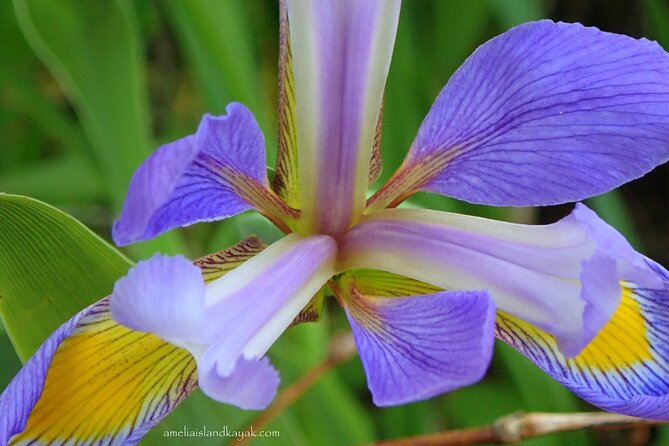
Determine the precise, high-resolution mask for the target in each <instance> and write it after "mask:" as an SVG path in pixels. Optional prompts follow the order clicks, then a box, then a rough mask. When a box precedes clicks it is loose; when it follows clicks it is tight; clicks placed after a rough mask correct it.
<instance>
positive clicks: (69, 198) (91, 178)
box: [0, 157, 107, 205]
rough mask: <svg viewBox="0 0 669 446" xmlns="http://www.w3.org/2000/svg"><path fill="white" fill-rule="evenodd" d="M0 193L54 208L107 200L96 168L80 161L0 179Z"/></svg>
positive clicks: (49, 163)
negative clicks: (35, 200)
mask: <svg viewBox="0 0 669 446" xmlns="http://www.w3.org/2000/svg"><path fill="white" fill-rule="evenodd" d="M0 191H3V192H9V193H12V194H17V195H27V196H30V197H32V198H35V199H38V200H42V201H46V202H49V203H55V204H68V205H72V204H89V203H92V202H102V201H105V200H106V198H107V194H106V190H105V187H104V184H103V183H102V181H101V179H100V176H99V175H97V173H96V171H95V168H94V166H92V165H91V163H89V162H86V161H84V160H83V159H82V158H81V157H69V158H57V159H54V160H49V161H43V162H41V163H40V164H37V165H28V166H25V167H22V168H19V169H14V170H12V171H10V172H8V173H5V174H3V175H2V176H1V177H0Z"/></svg>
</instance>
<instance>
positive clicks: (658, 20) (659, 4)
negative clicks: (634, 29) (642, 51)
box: [642, 0, 669, 49]
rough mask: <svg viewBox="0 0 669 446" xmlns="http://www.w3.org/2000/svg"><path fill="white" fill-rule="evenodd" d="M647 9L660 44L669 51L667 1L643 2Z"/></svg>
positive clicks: (651, 0)
mask: <svg viewBox="0 0 669 446" xmlns="http://www.w3.org/2000/svg"><path fill="white" fill-rule="evenodd" d="M642 3H643V5H645V7H646V15H647V18H648V22H649V24H650V25H651V26H652V29H653V31H654V32H655V34H656V36H657V40H659V42H660V44H662V46H664V48H666V49H669V26H668V25H669V4H668V3H667V2H666V0H648V1H646V2H642Z"/></svg>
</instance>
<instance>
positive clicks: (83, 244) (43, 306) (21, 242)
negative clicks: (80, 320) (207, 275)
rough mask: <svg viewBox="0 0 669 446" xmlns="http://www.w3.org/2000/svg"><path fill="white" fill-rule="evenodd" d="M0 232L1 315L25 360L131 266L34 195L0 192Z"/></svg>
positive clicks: (107, 246)
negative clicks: (31, 196)
mask: <svg viewBox="0 0 669 446" xmlns="http://www.w3.org/2000/svg"><path fill="white" fill-rule="evenodd" d="M0 234H2V236H1V237H0V318H1V319H2V322H3V325H4V327H5V329H6V330H7V333H8V334H9V337H10V339H11V340H12V343H13V344H14V347H15V349H16V352H17V353H18V355H19V357H20V358H21V360H23V361H26V360H27V359H28V358H29V357H30V356H31V355H32V354H33V352H34V351H35V350H37V348H38V347H39V346H40V344H41V343H42V342H43V341H44V340H45V339H46V338H47V337H48V336H49V334H51V332H52V331H53V330H55V329H56V328H58V326H59V325H61V324H62V323H63V322H65V321H66V320H68V319H69V318H70V317H71V316H72V315H74V314H75V313H77V312H78V311H79V310H81V309H83V308H85V307H87V306H88V305H90V304H92V303H93V302H95V301H97V300H98V299H100V298H102V297H104V296H106V295H107V294H109V293H110V292H111V290H112V287H113V285H114V282H115V281H116V279H118V278H119V277H121V276H122V275H123V274H124V273H125V271H126V270H127V269H128V268H129V267H130V265H131V263H130V261H129V260H128V259H126V258H125V257H124V256H122V255H121V254H120V253H119V252H118V251H116V250H115V249H114V248H112V247H111V246H109V245H108V244H107V243H105V242H104V241H103V240H102V239H100V237H98V236H97V235H95V234H94V233H93V232H91V231H90V230H89V229H87V228H86V227H85V226H83V225H82V224H81V223H79V222H78V221H76V220H75V219H73V218H72V217H70V216H68V215H67V214H65V213H63V212H61V211H59V210H57V209H55V208H53V207H51V206H48V205H45V204H44V203H40V202H38V201H36V200H33V199H30V198H25V197H20V196H15V195H0Z"/></svg>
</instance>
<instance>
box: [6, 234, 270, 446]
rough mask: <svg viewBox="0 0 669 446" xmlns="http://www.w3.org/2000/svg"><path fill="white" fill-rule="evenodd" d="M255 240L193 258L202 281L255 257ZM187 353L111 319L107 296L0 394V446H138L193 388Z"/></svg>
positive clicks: (192, 366) (194, 379)
mask: <svg viewBox="0 0 669 446" xmlns="http://www.w3.org/2000/svg"><path fill="white" fill-rule="evenodd" d="M263 248H264V246H263V245H262V244H261V243H260V242H259V241H258V240H257V239H255V238H250V239H247V240H244V241H242V242H240V243H239V244H237V245H235V246H233V247H231V248H229V249H226V250H224V251H220V252H218V253H215V254H211V255H209V256H205V257H202V258H200V259H198V260H197V261H196V262H195V263H196V264H197V265H198V266H200V268H201V270H202V274H203V276H204V278H205V280H207V281H211V280H215V279H217V278H219V277H221V276H223V275H224V274H226V273H227V272H228V271H230V270H232V269H233V268H236V267H238V266H239V265H240V264H242V263H243V262H244V261H246V260H248V259H249V258H251V257H253V256H254V255H256V254H257V253H259V252H260V251H262V249H263ZM197 375H198V374H197V370H196V364H195V361H194V360H193V358H192V356H191V355H190V354H189V353H188V352H187V351H185V350H182V349H180V348H177V347H174V346H172V345H170V344H168V343H166V342H164V341H163V340H161V339H159V338H158V337H156V336H154V335H151V334H147V333H139V332H136V331H132V330H130V329H128V328H126V327H124V326H122V325H119V324H118V323H116V322H115V321H114V320H112V319H111V313H110V311H109V301H108V299H103V300H101V301H100V302H98V303H96V304H94V305H92V306H91V307H89V308H86V309H84V310H83V311H81V312H80V313H79V314H77V315H75V316H74V317H73V318H72V319H70V320H69V321H67V322H66V323H65V324H63V325H62V326H61V327H60V328H59V329H57V330H56V331H55V332H54V333H53V334H52V335H51V336H50V337H49V338H48V339H47V340H46V341H45V342H44V343H43V344H42V346H41V347H40V348H39V350H38V351H37V352H36V353H35V354H34V355H33V356H32V357H31V358H30V360H28V362H27V363H26V364H25V366H24V367H23V368H22V369H21V371H20V372H19V374H18V375H17V376H16V377H15V378H14V379H13V380H12V382H11V383H10V384H9V386H8V387H7V388H6V389H5V391H4V392H3V393H2V395H1V396H0V444H1V445H6V444H11V445H22V444H74V443H76V444H80V445H99V444H119V445H121V444H122V445H126V446H130V445H133V444H136V443H137V442H139V441H140V439H141V438H142V437H143V436H144V434H145V433H146V432H147V431H148V430H149V429H150V428H151V427H153V426H154V425H155V424H156V423H158V422H159V421H160V420H161V419H162V418H163V417H164V416H165V415H167V414H168V413H169V412H170V411H171V410H173V409H174V408H175V407H176V406H177V405H178V404H179V402H180V401H182V400H183V399H184V398H185V397H187V396H188V395H189V394H190V392H191V391H193V390H194V389H195V388H196V387H197V381H198V376H197Z"/></svg>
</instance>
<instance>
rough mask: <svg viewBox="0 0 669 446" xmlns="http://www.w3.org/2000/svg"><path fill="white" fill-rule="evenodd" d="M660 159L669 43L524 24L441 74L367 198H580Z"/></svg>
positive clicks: (668, 99)
mask: <svg viewBox="0 0 669 446" xmlns="http://www.w3.org/2000/svg"><path fill="white" fill-rule="evenodd" d="M667 159H669V54H667V53H666V52H665V51H664V50H663V49H662V48H661V47H660V46H659V45H658V44H657V43H655V42H651V41H648V40H646V39H639V40H637V39H633V38H631V37H627V36H623V35H617V34H611V33H606V32H602V31H599V30H598V29H596V28H586V27H583V26H582V25H580V24H567V23H554V22H551V21H547V20H546V21H540V22H533V23H526V24H523V25H520V26H518V27H516V28H513V29H511V30H509V31H508V32H506V33H504V34H502V35H501V36H498V37H496V38H494V39H492V40H490V41H489V42H487V43H485V44H484V45H482V46H481V47H480V48H479V49H478V50H476V51H475V52H474V54H472V56H470V57H469V59H467V61H466V62H465V63H464V64H463V65H462V67H460V69H459V70H458V71H457V72H456V73H455V74H454V75H453V77H452V78H451V79H450V80H449V82H448V83H447V85H446V87H445V88H444V89H443V91H442V92H441V93H440V95H439V97H438V98H437V100H436V101H435V103H434V105H433V106H432V109H431V110H430V112H429V113H428V115H427V117H426V118H425V121H424V122H423V124H422V125H421V127H420V130H419V131H418V135H417V136H416V139H415V140H414V142H413V144H412V146H411V149H410V152H409V154H408V156H407V158H406V159H405V161H404V164H403V165H402V166H401V167H400V169H399V170H398V171H397V172H396V173H395V175H394V177H393V178H392V179H391V180H390V181H389V183H388V184H387V185H386V186H385V187H384V188H383V189H381V190H380V191H379V192H378V193H377V194H376V195H375V196H374V197H373V198H372V199H371V200H370V205H371V207H372V208H374V209H378V208H383V207H386V206H391V207H392V206H395V205H397V203H399V202H401V201H402V200H403V199H405V198H406V197H407V196H408V195H410V194H411V193H413V192H417V191H429V192H435V193H440V194H444V195H449V196H452V197H455V198H459V199H462V200H466V201H469V202H473V203H482V204H488V205H500V206H506V205H513V206H529V205H548V204H556V203H563V202H569V201H578V200H581V199H584V198H586V197H589V196H592V195H596V194H600V193H603V192H606V191H608V190H610V189H612V188H614V187H616V186H618V185H620V184H623V183H625V182H627V181H630V180H632V179H634V178H637V177H640V176H642V175H644V174H645V173H646V172H648V171H650V170H651V169H653V168H654V167H655V166H657V165H658V164H661V163H664V162H666V161H667Z"/></svg>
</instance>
